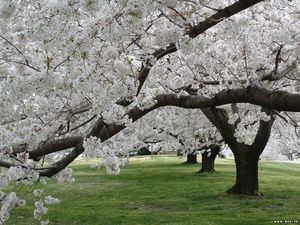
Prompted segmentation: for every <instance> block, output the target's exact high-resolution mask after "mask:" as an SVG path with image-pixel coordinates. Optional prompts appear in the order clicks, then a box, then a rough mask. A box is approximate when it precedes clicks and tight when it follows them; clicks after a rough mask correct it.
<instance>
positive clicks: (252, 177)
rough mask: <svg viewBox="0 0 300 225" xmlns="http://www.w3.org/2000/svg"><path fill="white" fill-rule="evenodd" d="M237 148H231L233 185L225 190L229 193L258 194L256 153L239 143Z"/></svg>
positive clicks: (257, 155)
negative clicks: (232, 154) (233, 169)
mask: <svg viewBox="0 0 300 225" xmlns="http://www.w3.org/2000/svg"><path fill="white" fill-rule="evenodd" d="M241 145H242V147H241V146H240V147H239V149H238V150H233V152H235V153H234V159H235V166H236V180H235V184H234V185H233V187H231V188H229V189H228V190H227V193H229V194H245V195H260V193H259V188H258V160H259V154H256V153H255V152H254V151H253V149H252V148H251V147H249V146H246V145H243V144H241Z"/></svg>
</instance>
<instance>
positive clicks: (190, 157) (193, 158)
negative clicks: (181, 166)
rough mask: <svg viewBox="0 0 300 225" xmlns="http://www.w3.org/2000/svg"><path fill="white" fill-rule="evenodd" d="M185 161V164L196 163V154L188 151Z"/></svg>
mask: <svg viewBox="0 0 300 225" xmlns="http://www.w3.org/2000/svg"><path fill="white" fill-rule="evenodd" d="M185 163H187V164H196V163H198V162H197V154H195V153H190V154H188V155H187V156H186V161H185Z"/></svg>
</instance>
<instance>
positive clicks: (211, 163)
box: [197, 145, 220, 174]
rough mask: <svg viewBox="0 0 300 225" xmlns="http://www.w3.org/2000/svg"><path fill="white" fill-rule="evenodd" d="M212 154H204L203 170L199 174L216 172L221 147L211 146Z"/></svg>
mask: <svg viewBox="0 0 300 225" xmlns="http://www.w3.org/2000/svg"><path fill="white" fill-rule="evenodd" d="M209 148H210V150H211V152H210V153H209V152H207V151H205V152H203V153H202V154H201V156H202V163H201V169H200V170H199V171H198V172H197V173H201V174H202V173H214V172H215V159H216V157H217V155H218V154H219V152H220V146H218V145H210V146H209Z"/></svg>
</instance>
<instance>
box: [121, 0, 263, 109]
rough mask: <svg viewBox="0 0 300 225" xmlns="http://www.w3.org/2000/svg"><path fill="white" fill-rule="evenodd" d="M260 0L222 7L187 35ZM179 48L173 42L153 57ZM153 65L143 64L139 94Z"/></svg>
mask: <svg viewBox="0 0 300 225" xmlns="http://www.w3.org/2000/svg"><path fill="white" fill-rule="evenodd" d="M259 2H262V0H240V1H238V2H236V3H234V4H232V5H230V6H228V7H225V8H224V9H220V10H219V11H218V12H217V13H215V14H214V15H212V16H211V17H209V18H207V19H206V20H204V21H202V22H200V23H198V24H197V25H195V26H193V27H190V28H189V29H188V31H187V32H186V35H188V36H190V37H191V38H195V37H197V36H198V35H200V34H202V33H204V32H205V31H206V30H208V29H210V28H211V27H213V26H215V25H216V24H218V23H220V22H221V21H222V20H223V19H224V18H229V17H231V16H233V15H235V14H237V13H239V12H241V11H243V10H245V9H247V8H249V7H251V6H253V5H255V4H257V3H259ZM177 50H178V49H177V48H176V46H175V43H171V44H170V45H169V46H168V47H167V48H165V49H159V50H157V51H156V52H155V53H154V54H153V57H154V58H156V59H157V60H158V59H160V58H162V57H164V56H166V55H168V54H170V53H173V52H176V51H177ZM151 67H152V65H149V63H148V62H145V65H143V67H142V69H141V70H140V72H139V75H138V78H137V80H138V82H139V86H138V91H137V94H136V95H138V94H139V93H140V91H141V89H142V86H143V84H144V83H145V81H146V79H147V77H148V75H149V72H150V68H151ZM119 102H120V103H121V105H128V104H130V101H127V100H125V99H121V100H120V101H119Z"/></svg>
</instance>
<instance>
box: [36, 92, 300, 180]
mask: <svg viewBox="0 0 300 225" xmlns="http://www.w3.org/2000/svg"><path fill="white" fill-rule="evenodd" d="M155 101H156V104H155V105H153V106H152V107H150V108H148V109H145V110H141V109H140V108H138V107H134V108H132V109H131V110H129V111H128V113H127V115H128V117H129V118H130V119H132V121H133V122H134V121H136V120H138V119H139V118H141V117H142V116H144V115H146V114H147V113H149V112H151V111H152V110H154V109H156V108H159V107H163V106H177V107H182V108H209V107H215V106H220V105H225V104H230V103H251V104H255V105H260V106H263V107H266V108H269V109H275V110H279V111H294V112H300V94H290V93H288V92H284V91H269V90H267V89H264V88H260V87H255V86H249V87H248V88H246V89H245V88H241V89H232V90H224V91H221V92H219V93H217V94H215V95H214V96H213V97H211V98H207V97H202V96H178V95H176V94H162V95H158V96H157V97H156V98H155ZM125 127H126V126H125V124H121V125H119V124H115V123H112V124H105V123H104V122H103V120H102V119H99V120H98V121H97V123H96V125H95V126H94V127H93V129H92V131H91V132H90V133H89V135H88V136H87V137H90V136H96V137H98V138H100V139H101V140H102V141H105V140H107V139H109V138H110V137H112V136H114V135H115V134H117V133H118V132H120V131H121V130H123V129H124V128H125ZM226 141H227V140H226ZM82 144H83V142H81V143H80V144H79V145H77V146H76V147H75V148H74V149H73V150H72V151H71V153H69V154H68V155H67V156H66V157H64V158H63V159H61V160H60V161H58V162H57V163H55V164H53V166H56V169H48V170H44V171H41V173H40V174H41V175H43V176H52V175H54V174H56V173H57V172H59V171H60V170H62V169H63V168H65V167H66V166H67V165H69V164H70V163H71V162H72V161H73V160H74V159H76V158H77V157H78V156H79V155H80V154H81V153H82V152H83V151H84V149H83V147H82Z"/></svg>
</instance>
